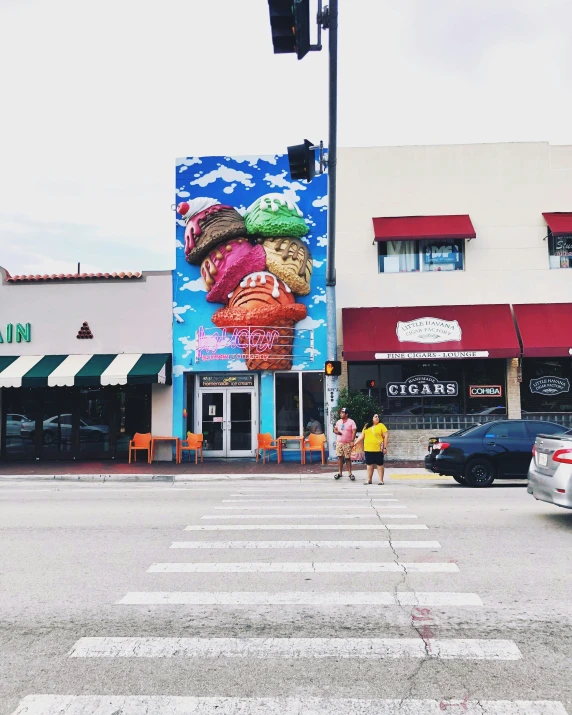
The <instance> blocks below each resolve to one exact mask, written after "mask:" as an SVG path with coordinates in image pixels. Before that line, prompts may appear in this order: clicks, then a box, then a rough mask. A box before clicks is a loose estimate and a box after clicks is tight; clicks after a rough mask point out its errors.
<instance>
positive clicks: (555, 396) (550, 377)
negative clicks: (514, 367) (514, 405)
mask: <svg viewBox="0 0 572 715" xmlns="http://www.w3.org/2000/svg"><path fill="white" fill-rule="evenodd" d="M521 404H522V412H523V415H524V414H525V413H538V412H551V413H562V412H570V413H572V358H523V360H522V385H521Z"/></svg>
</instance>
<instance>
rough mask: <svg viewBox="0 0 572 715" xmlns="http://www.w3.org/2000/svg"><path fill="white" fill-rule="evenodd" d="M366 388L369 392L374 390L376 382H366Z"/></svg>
mask: <svg viewBox="0 0 572 715" xmlns="http://www.w3.org/2000/svg"><path fill="white" fill-rule="evenodd" d="M365 386H366V388H367V389H368V390H373V388H374V387H375V380H366V382H365Z"/></svg>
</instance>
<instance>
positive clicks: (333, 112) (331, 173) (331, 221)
mask: <svg viewBox="0 0 572 715" xmlns="http://www.w3.org/2000/svg"><path fill="white" fill-rule="evenodd" d="M328 50H329V87H330V92H329V93H330V96H329V118H330V127H329V138H328V255H327V265H326V318H327V321H328V360H336V358H337V326H336V169H337V166H336V164H337V132H338V0H330V2H329V6H328ZM338 394H339V389H338V378H337V377H332V376H327V377H326V395H327V400H328V419H327V435H328V447H329V453H330V459H332V458H334V457H335V435H334V433H333V431H332V425H331V421H330V417H331V414H332V411H333V409H334V408H336V407H337V404H338Z"/></svg>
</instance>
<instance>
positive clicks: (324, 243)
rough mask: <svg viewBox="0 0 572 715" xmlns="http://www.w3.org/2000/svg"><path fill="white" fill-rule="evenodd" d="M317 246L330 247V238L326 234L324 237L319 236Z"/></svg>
mask: <svg viewBox="0 0 572 715" xmlns="http://www.w3.org/2000/svg"><path fill="white" fill-rule="evenodd" d="M316 245H317V246H327V245H328V236H327V234H324V235H323V236H318V240H317V242H316Z"/></svg>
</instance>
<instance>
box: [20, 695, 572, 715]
mask: <svg viewBox="0 0 572 715" xmlns="http://www.w3.org/2000/svg"><path fill="white" fill-rule="evenodd" d="M404 707H406V708H407V709H406V710H405V709H404ZM443 712H445V713H447V712H450V713H455V712H459V713H462V715H566V709H565V708H564V706H563V705H562V703H560V702H558V701H554V700H514V701H510V700H468V699H464V700H450V699H447V700H410V699H409V698H408V699H407V703H406V704H405V705H404V702H403V700H377V699H362V698H359V699H358V698H229V697H222V698H208V697H202V698H197V697H189V696H181V695H28V696H27V697H26V698H24V700H22V702H21V703H20V705H19V706H18V708H17V710H16V711H15V712H14V713H13V715H62V713H65V715H141V713H145V715H175V713H176V714H177V715H212V714H213V713H218V714H219V715H308V713H312V715H348V714H349V713H354V714H355V715H443Z"/></svg>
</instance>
